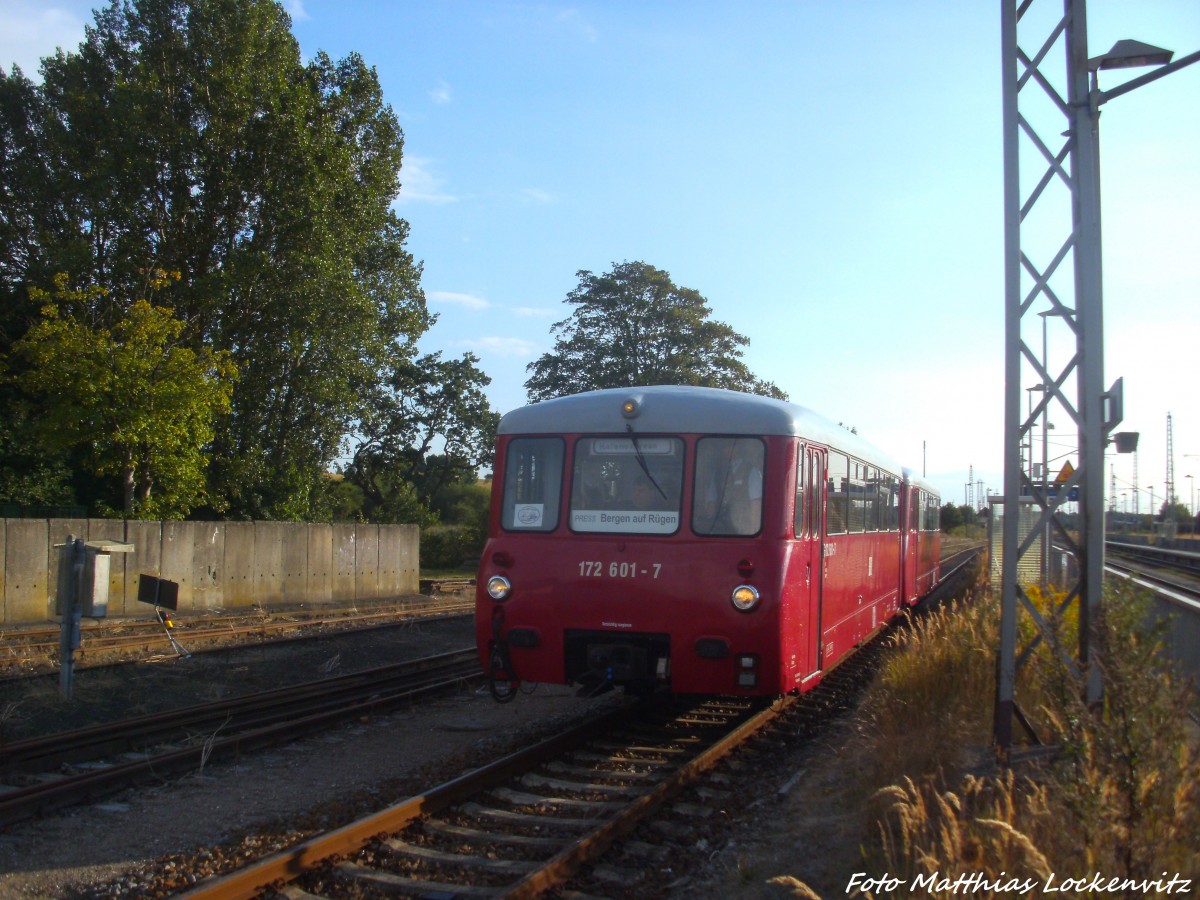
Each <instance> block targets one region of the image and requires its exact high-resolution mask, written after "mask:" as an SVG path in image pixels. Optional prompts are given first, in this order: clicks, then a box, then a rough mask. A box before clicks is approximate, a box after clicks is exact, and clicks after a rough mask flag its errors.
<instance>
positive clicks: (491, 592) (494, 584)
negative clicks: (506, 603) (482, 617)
mask: <svg viewBox="0 0 1200 900" xmlns="http://www.w3.org/2000/svg"><path fill="white" fill-rule="evenodd" d="M487 592H488V596H489V597H491V598H492V599H493V600H507V599H508V595H509V594H511V593H512V583H511V582H510V581H509V580H508V579H507V578H505V577H504V576H503V575H493V576H492V577H491V578H489V579H488V581H487Z"/></svg>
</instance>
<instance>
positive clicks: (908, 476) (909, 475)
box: [904, 467, 942, 499]
mask: <svg viewBox="0 0 1200 900" xmlns="http://www.w3.org/2000/svg"><path fill="white" fill-rule="evenodd" d="M904 480H905V481H907V482H908V483H909V484H913V485H915V486H917V487H919V488H920V489H921V490H923V491H925V492H926V493H928V494H933V495H934V496H935V497H937V498H938V499H941V496H942V492H941V491H940V490H939V489H938V488H936V487H934V486H933V484H932V483H931V482H928V481H926V480H925V479H924V478H923V477H921V476H920V475H918V474H917V473H916V472H914V471H913V470H912V469H910V468H908V467H905V469H904Z"/></svg>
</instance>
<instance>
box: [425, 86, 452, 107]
mask: <svg viewBox="0 0 1200 900" xmlns="http://www.w3.org/2000/svg"><path fill="white" fill-rule="evenodd" d="M429 99H430V100H432V101H433V102H434V103H436V104H437V105H438V106H444V105H445V104H447V103H449V102H450V101H451V100H453V99H454V94H453V92H452V91H451V90H450V85H449V84H447V83H446V82H445V81H439V82H438V86H437V87H435V88H434V89H433V90H432V91H430V92H429Z"/></svg>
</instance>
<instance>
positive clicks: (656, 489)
mask: <svg viewBox="0 0 1200 900" xmlns="http://www.w3.org/2000/svg"><path fill="white" fill-rule="evenodd" d="M682 485H683V440H682V439H680V438H677V437H642V436H641V435H637V436H634V437H590V438H580V439H579V441H578V442H577V443H576V444H575V468H574V473H573V478H572V481H571V520H570V525H571V529H572V530H573V531H582V532H610V533H620V534H674V533H675V532H676V531H678V530H679V519H680V496H681V494H682V490H681V488H682Z"/></svg>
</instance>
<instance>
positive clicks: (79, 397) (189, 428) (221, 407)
mask: <svg viewBox="0 0 1200 900" xmlns="http://www.w3.org/2000/svg"><path fill="white" fill-rule="evenodd" d="M165 280H166V279H165V278H159V279H156V280H155V281H154V282H152V286H155V285H159V284H162V283H164V282H165ZM33 293H34V299H35V300H37V301H40V302H42V303H43V304H44V306H43V313H42V315H43V318H42V321H40V322H39V323H38V324H36V325H35V326H33V327H32V328H30V329H29V331H27V332H26V333H25V335H24V336H23V337H22V338H21V339H20V340H19V341H17V343H16V344H15V345H14V347H13V353H14V355H15V356H16V357H18V358H22V359H24V360H25V361H26V362H28V364H29V365H28V367H27V368H26V369H25V371H24V373H23V375H22V376H21V379H20V380H21V384H22V386H23V387H24V388H25V390H26V391H28V392H29V394H30V395H31V396H33V397H34V398H41V399H42V400H43V402H42V404H41V406H42V408H43V409H44V410H45V416H44V417H43V418H42V419H41V420H40V422H39V425H40V430H41V432H42V439H43V441H44V442H45V444H46V445H47V446H49V447H58V448H62V449H72V448H75V447H80V448H82V449H83V450H84V454H85V455H84V459H85V460H86V465H87V466H88V468H89V470H90V471H92V472H94V473H95V474H99V475H116V476H118V477H119V478H120V483H121V486H122V502H123V510H122V511H123V513H124V515H125V516H126V517H130V516H133V515H135V514H136V515H139V516H142V517H144V518H180V517H182V516H184V515H186V514H187V513H188V511H189V510H190V509H191V507H192V506H193V505H194V504H195V503H197V502H198V501H199V500H200V498H201V497H202V496H203V494H204V469H205V467H206V466H207V464H208V457H207V455H206V453H205V448H206V447H207V446H208V445H209V444H210V442H211V441H212V436H213V428H212V423H213V419H214V417H215V416H216V415H218V414H219V413H223V412H227V411H228V410H229V396H230V393H231V392H232V389H233V379H234V376H235V372H234V368H233V364H232V363H231V362H230V360H229V354H228V353H224V352H220V353H211V352H209V351H208V350H206V349H205V350H201V351H200V352H199V353H196V352H193V351H192V350H191V349H189V348H187V347H182V346H179V345H178V344H177V341H178V339H179V335H180V334H181V333H182V331H183V323H182V322H180V321H179V320H178V319H176V318H175V317H174V316H173V315H171V312H170V310H167V309H164V308H162V307H157V306H152V305H151V304H150V303H149V302H147V301H146V300H139V301H137V302H136V303H134V304H133V305H132V306H131V307H130V308H129V311H128V313H126V315H125V316H124V317H123V318H122V320H121V321H119V322H118V323H117V324H116V326H115V327H113V328H112V329H108V328H104V327H99V328H93V327H90V326H88V325H87V324H84V323H83V322H81V321H79V319H78V318H77V317H76V315H75V309H74V308H75V307H80V306H87V305H88V303H89V301H90V300H93V299H94V294H95V293H96V292H95V291H94V290H92V291H71V290H68V289H67V288H66V281H65V278H60V279H59V281H58V286H57V290H56V291H55V292H54V294H50V293H47V292H43V291H36V290H35V291H34V292H33ZM156 486H157V487H158V491H157V492H155V491H154V489H155V487H156Z"/></svg>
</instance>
